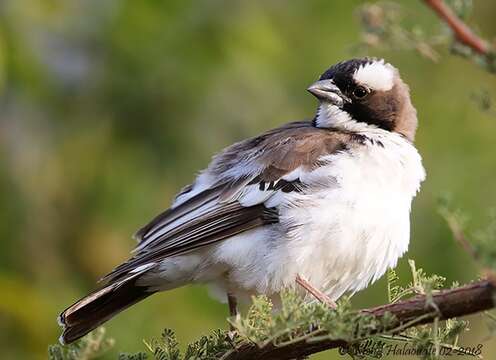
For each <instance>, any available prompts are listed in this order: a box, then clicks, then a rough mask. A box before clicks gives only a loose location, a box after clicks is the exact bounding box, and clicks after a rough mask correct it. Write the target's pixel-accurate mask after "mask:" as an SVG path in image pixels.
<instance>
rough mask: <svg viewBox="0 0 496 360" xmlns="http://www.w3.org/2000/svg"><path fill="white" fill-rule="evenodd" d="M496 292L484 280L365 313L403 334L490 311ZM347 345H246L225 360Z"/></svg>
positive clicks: (336, 342) (337, 342)
mask: <svg viewBox="0 0 496 360" xmlns="http://www.w3.org/2000/svg"><path fill="white" fill-rule="evenodd" d="M495 289H496V288H495V286H494V285H493V283H491V282H490V281H488V280H481V281H478V282H475V283H473V284H470V285H466V286H463V287H459V288H456V289H451V290H444V291H439V292H436V293H434V294H433V296H432V302H431V301H430V299H427V297H426V296H425V295H422V296H416V297H414V298H411V299H408V300H405V301H401V302H398V303H394V304H388V305H383V306H379V307H376V308H372V309H366V310H363V312H366V313H371V314H373V315H375V316H377V317H382V316H384V314H385V313H386V312H388V313H391V314H393V315H394V316H395V320H394V321H393V323H392V324H391V325H390V327H388V329H377V331H381V330H382V331H393V332H394V330H395V329H397V328H398V327H401V331H403V330H405V329H406V328H409V327H413V326H418V325H421V324H427V323H432V322H433V321H434V320H435V319H436V318H438V319H439V320H446V319H450V318H454V317H459V316H464V315H469V314H474V313H477V312H481V311H484V310H489V309H491V308H493V307H494V306H495V299H494V290H495ZM428 300H429V301H428ZM428 303H431V304H432V303H434V304H435V306H434V308H436V307H437V309H438V310H439V312H434V311H433V307H432V306H431V307H429V306H427V304H428ZM346 345H347V343H346V341H344V340H331V339H322V338H321V339H320V340H317V341H312V342H306V341H305V340H301V341H298V342H295V343H290V344H288V345H282V346H275V345H273V344H269V345H267V346H265V347H263V348H259V347H258V346H257V345H256V344H254V343H243V344H242V345H241V346H239V347H238V348H237V349H236V350H233V351H232V352H230V353H229V354H226V356H224V357H223V359H225V360H234V359H236V360H244V359H246V360H248V359H264V360H271V359H273V360H280V359H294V358H300V357H304V356H308V355H311V354H315V353H318V352H321V351H324V350H328V349H333V348H338V347H342V346H343V347H345V346H346Z"/></svg>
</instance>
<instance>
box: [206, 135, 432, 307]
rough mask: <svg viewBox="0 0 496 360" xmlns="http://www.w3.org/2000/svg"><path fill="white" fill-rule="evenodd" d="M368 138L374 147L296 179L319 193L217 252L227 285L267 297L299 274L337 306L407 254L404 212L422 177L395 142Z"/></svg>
mask: <svg viewBox="0 0 496 360" xmlns="http://www.w3.org/2000/svg"><path fill="white" fill-rule="evenodd" d="M369 135H370V134H369ZM370 137H371V138H372V139H373V140H374V143H372V142H370V143H369V144H367V145H364V146H363V145H361V146H357V147H356V148H354V149H352V150H350V151H348V152H343V153H339V154H335V155H331V156H329V157H328V158H326V159H323V160H325V161H328V164H329V165H327V166H324V167H320V168H318V169H317V170H315V171H313V172H310V173H306V174H305V173H303V172H302V173H301V174H300V176H301V181H302V182H303V183H305V184H314V185H319V184H320V186H315V187H314V191H312V192H311V193H306V194H305V193H303V194H297V193H292V194H287V195H285V197H284V199H282V200H281V198H279V199H278V201H281V202H280V203H279V205H278V207H279V213H280V224H278V225H275V226H272V227H267V228H261V229H257V230H255V231H251V232H247V233H244V234H241V235H238V236H236V237H234V238H232V239H230V240H227V241H225V242H223V243H222V244H220V245H219V247H218V248H217V251H216V252H215V255H214V257H215V261H220V262H223V263H226V264H229V265H230V266H229V267H230V269H231V270H230V277H229V281H230V282H231V284H230V285H227V286H231V287H234V288H237V289H239V291H240V292H241V291H248V292H249V291H253V292H257V293H265V294H268V295H270V294H273V293H277V292H279V291H280V290H281V289H282V288H283V287H287V286H293V285H294V279H295V276H296V274H301V275H303V276H305V277H306V278H307V279H308V280H309V281H310V282H311V283H312V284H313V285H314V286H316V287H318V288H320V289H322V290H323V291H325V292H326V293H327V294H328V295H329V296H330V297H331V298H333V299H337V298H339V297H340V296H341V295H342V294H343V293H344V292H347V291H351V292H355V291H358V290H360V289H363V288H364V287H366V286H367V285H368V284H369V283H370V282H371V281H375V280H377V279H378V278H379V277H381V276H382V275H383V274H384V272H385V271H386V269H387V268H388V267H394V266H395V265H396V262H397V260H398V258H399V257H400V256H401V255H402V254H404V252H405V251H406V250H407V248H408V243H409V238H410V220H409V216H410V205H411V201H412V198H413V197H414V196H415V194H416V193H417V191H418V190H419V187H420V183H421V182H422V181H423V180H424V178H425V172H424V168H423V167H422V164H421V158H420V155H419V154H418V152H417V150H416V149H415V148H414V147H413V145H411V144H410V143H409V142H408V141H407V140H405V139H404V138H402V137H401V136H399V135H397V134H392V133H390V132H385V131H382V130H377V132H374V133H373V134H371V135H370ZM322 185H325V186H322Z"/></svg>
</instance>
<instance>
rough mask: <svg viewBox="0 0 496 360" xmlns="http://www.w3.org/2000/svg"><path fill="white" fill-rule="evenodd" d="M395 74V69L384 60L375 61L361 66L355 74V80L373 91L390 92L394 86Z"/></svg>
mask: <svg viewBox="0 0 496 360" xmlns="http://www.w3.org/2000/svg"><path fill="white" fill-rule="evenodd" d="M394 72H395V69H394V67H393V66H392V65H390V64H388V63H385V62H384V61H383V60H382V61H374V62H371V63H367V64H365V65H361V66H360V67H359V68H358V69H357V70H356V71H355V73H354V74H353V79H354V80H355V81H356V82H358V83H360V84H363V85H365V86H367V87H370V88H371V89H372V90H378V91H388V90H391V89H392V88H393V85H394Z"/></svg>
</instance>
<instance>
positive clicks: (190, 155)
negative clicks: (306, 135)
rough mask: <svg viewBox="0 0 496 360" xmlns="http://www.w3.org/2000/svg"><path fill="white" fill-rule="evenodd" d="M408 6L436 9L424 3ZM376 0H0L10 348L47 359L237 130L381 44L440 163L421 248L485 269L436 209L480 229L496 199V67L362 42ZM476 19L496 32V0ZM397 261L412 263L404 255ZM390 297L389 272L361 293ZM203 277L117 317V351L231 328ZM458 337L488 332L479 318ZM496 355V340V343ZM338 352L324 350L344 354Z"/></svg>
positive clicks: (413, 11)
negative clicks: (442, 205) (74, 317)
mask: <svg viewBox="0 0 496 360" xmlns="http://www.w3.org/2000/svg"><path fill="white" fill-rule="evenodd" d="M401 3H402V4H403V5H405V8H406V9H407V11H408V13H409V16H410V17H411V19H412V21H417V22H420V23H422V24H424V26H426V28H427V29H437V28H438V27H439V26H440V25H439V23H438V21H437V19H436V18H435V16H434V15H433V14H432V13H431V12H430V11H429V10H428V9H426V8H425V7H424V6H423V5H422V3H421V2H420V1H417V0H409V1H402V2H401ZM360 4H363V1H329V0H326V1H323V0H322V1H319V0H312V1H309V0H298V1H291V2H287V1H282V0H264V1H233V0H209V1H207V0H201V1H199V0H196V1H192V0H189V1H185V0H181V1H179V0H177V1H176V0H174V1H171V0H168V1H154V0H142V1H131V0H128V1H125V0H123V1H117V0H107V1H99V0H85V1H83V0H80V1H76V0H74V1H66V0H46V1H35V0H2V1H1V2H0V104H1V105H0V106H1V108H0V109H1V112H0V214H1V220H0V239H1V240H0V349H1V354H0V358H1V359H44V358H46V348H47V345H48V344H50V343H54V342H56V341H57V337H58V335H59V329H58V327H57V324H56V321H55V319H56V315H57V314H58V312H59V311H61V310H62V309H63V308H64V307H66V306H67V305H69V304H70V303H71V302H72V301H73V300H75V299H76V298H78V297H80V296H82V295H84V294H85V293H86V292H87V291H89V290H91V289H92V288H94V286H95V282H96V281H97V280H98V278H99V277H100V276H101V275H103V274H104V273H106V272H108V271H109V270H111V269H112V268H113V267H114V266H115V265H117V264H118V263H119V262H120V261H122V260H124V259H126V257H127V256H128V253H129V251H130V250H131V248H132V247H133V245H134V242H133V240H132V239H131V237H130V235H131V234H132V233H133V232H134V231H135V230H136V229H137V228H138V227H140V226H141V225H143V224H144V223H146V222H147V221H148V220H149V219H150V218H151V217H152V216H153V215H155V214H156V213H157V212H159V211H161V210H162V209H164V208H166V207H167V206H168V204H169V203H170V201H171V199H172V197H173V195H174V193H175V192H176V191H177V190H178V189H180V188H181V187H182V186H183V185H184V184H186V183H189V182H190V181H191V180H192V179H193V176H194V174H195V172H196V171H198V170H199V169H201V168H202V167H204V166H205V165H206V164H207V163H208V161H209V159H210V156H211V155H212V154H213V153H215V152H217V151H219V150H220V149H221V148H222V147H224V146H226V145H228V144H230V143H232V142H233V141H236V140H239V139H242V138H245V137H248V136H252V135H255V134H257V133H259V132H261V131H263V130H265V129H268V128H271V127H276V126H278V125H280V124H282V123H284V122H287V121H291V120H297V119H302V118H309V117H311V116H312V115H313V112H314V109H315V106H316V102H315V100H314V99H313V98H312V96H310V95H309V94H307V93H306V91H305V89H306V87H307V86H308V85H309V84H310V83H311V82H312V81H313V80H315V79H316V78H317V76H318V75H319V73H321V72H322V71H323V70H325V69H326V68H327V67H328V66H329V65H331V64H333V63H335V62H337V61H339V60H343V59H346V58H349V57H351V56H353V55H375V56H384V57H386V59H387V60H389V61H391V62H392V63H394V64H395V65H396V66H397V67H399V68H400V70H401V72H402V75H403V78H404V79H405V80H406V81H407V82H408V83H409V84H410V86H411V90H412V96H413V101H414V103H415V105H416V106H417V109H418V111H419V118H420V129H419V132H418V136H417V146H418V148H419V149H420V152H421V153H422V155H423V158H424V163H425V167H426V168H427V171H428V179H427V181H426V182H425V183H424V186H423V190H422V192H421V194H420V196H419V197H418V198H417V199H416V201H415V205H414V211H413V238H412V242H411V246H410V252H409V254H408V256H407V257H409V258H413V259H415V260H416V261H417V265H418V266H420V267H423V268H424V269H425V270H426V271H427V272H429V273H438V274H442V275H445V276H446V277H447V278H448V281H449V282H451V281H453V280H459V281H460V282H465V281H469V280H471V279H474V278H476V277H477V269H476V267H475V265H474V264H473V262H472V261H471V259H470V258H469V256H468V255H467V254H465V253H464V252H463V251H462V250H461V249H460V248H459V247H458V246H457V245H456V244H455V242H454V241H453V240H452V237H451V235H450V232H449V230H448V228H447V226H446V225H445V223H444V221H443V220H442V219H441V217H440V216H439V215H438V213H437V203H436V199H437V197H438V196H439V195H440V194H443V193H445V192H449V193H451V194H453V198H454V200H455V203H456V204H457V205H458V206H459V207H461V208H463V209H464V210H465V211H466V212H467V213H468V214H470V215H471V223H470V224H471V227H472V228H473V229H474V230H475V229H477V228H478V227H480V226H482V225H483V224H484V223H486V222H487V214H488V212H489V211H488V210H489V209H490V208H491V207H494V206H495V204H496V190H495V185H496V184H495V177H496V157H495V153H496V152H495V145H496V142H495V140H496V135H495V134H496V119H495V117H494V115H492V116H491V115H489V114H488V113H484V112H483V111H481V110H480V108H479V106H478V105H477V104H476V103H475V102H473V101H471V99H470V97H471V94H472V93H474V92H477V91H480V90H481V89H486V90H488V91H489V92H491V93H492V94H496V81H495V79H496V78H495V76H494V75H489V74H488V73H486V72H484V71H483V70H482V69H480V68H478V67H477V66H475V65H474V64H472V63H470V62H468V61H465V60H463V59H460V58H455V57H453V56H450V55H449V54H447V52H444V53H442V55H443V56H442V58H441V60H440V61H439V62H438V63H433V62H430V61H428V60H425V59H423V58H421V57H420V56H418V55H417V54H416V53H414V52H407V51H381V52H378V51H369V52H368V53H363V52H362V53H356V52H354V51H353V50H352V49H353V45H354V44H356V43H358V41H359V39H360V26H359V23H358V21H357V16H356V8H357V6H359V5H360ZM474 10H475V12H474V14H473V19H475V20H476V22H477V24H478V26H479V28H480V29H481V31H482V32H483V33H485V34H486V35H487V36H488V37H494V35H495V33H496V23H495V22H494V18H495V15H496V2H494V1H492V0H484V1H483V0H480V1H476V2H475V9H474ZM407 257H405V258H404V259H402V261H401V263H400V266H399V269H400V274H401V275H403V278H404V279H405V281H406V280H409V278H408V266H407V263H406V258H407ZM385 301H386V291H385V282H384V280H381V281H380V282H378V283H377V284H375V285H373V286H372V287H370V288H369V289H367V290H366V291H364V292H363V293H361V294H359V295H357V296H356V297H355V298H354V301H353V302H354V305H355V306H356V307H358V306H372V305H376V304H380V303H383V302H385ZM225 318H226V308H225V306H224V305H222V304H218V303H217V302H215V301H214V300H212V299H210V297H209V296H208V292H207V290H206V289H205V288H204V287H199V286H198V287H187V288H183V289H178V290H175V291H171V292H169V293H164V294H160V295H156V296H153V297H152V298H150V299H148V300H146V301H144V302H143V303H140V304H139V305H137V306H135V307H133V308H132V309H130V310H128V311H126V312H125V313H123V314H121V315H120V316H118V317H117V318H115V319H114V320H112V321H111V322H109V323H108V325H107V330H108V334H109V335H110V336H112V337H113V338H115V339H116V342H117V345H116V348H115V349H114V350H113V351H112V352H111V353H109V354H108V355H106V357H105V358H106V359H111V358H115V356H116V353H117V352H118V351H127V352H136V351H140V350H143V349H144V346H143V343H142V339H149V338H152V337H154V336H155V337H156V336H159V334H160V332H161V330H162V329H163V328H164V327H170V328H173V329H175V330H176V331H177V334H178V337H179V340H180V341H181V342H182V343H184V342H187V341H191V340H194V339H195V338H197V337H198V336H200V335H201V334H205V333H208V332H209V331H210V330H211V329H214V328H218V327H225ZM472 319H473V320H474V322H473V324H472V326H471V328H472V331H471V332H470V333H468V334H467V336H465V337H464V338H463V339H462V340H461V343H462V344H464V345H473V344H475V343H478V342H480V341H481V339H483V338H484V336H485V335H486V334H487V331H486V330H485V325H484V321H483V319H482V317H481V316H474V317H472ZM483 351H484V352H483V354H484V355H486V358H489V359H490V358H493V356H496V342H495V341H494V340H489V341H487V342H486V343H485V345H484V350H483ZM338 357H339V355H338V354H337V353H335V352H330V353H327V354H325V355H319V356H316V357H315V358H316V359H317V358H322V359H327V358H329V359H330V358H338Z"/></svg>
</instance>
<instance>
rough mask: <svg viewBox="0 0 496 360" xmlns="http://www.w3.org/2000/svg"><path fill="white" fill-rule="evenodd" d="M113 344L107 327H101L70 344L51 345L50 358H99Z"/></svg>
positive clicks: (81, 359) (80, 359)
mask: <svg viewBox="0 0 496 360" xmlns="http://www.w3.org/2000/svg"><path fill="white" fill-rule="evenodd" d="M113 346H114V340H113V339H107V338H105V328H103V327H101V328H98V329H97V330H95V331H93V332H92V333H90V334H88V335H87V336H85V337H84V338H83V339H81V340H80V341H78V342H76V343H75V344H72V345H70V346H61V345H52V346H50V347H49V348H48V358H49V359H50V360H91V359H96V358H98V357H99V356H100V355H102V354H103V353H104V352H106V351H107V350H109V349H110V348H112V347H113ZM136 360H139V358H138V359H136Z"/></svg>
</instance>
